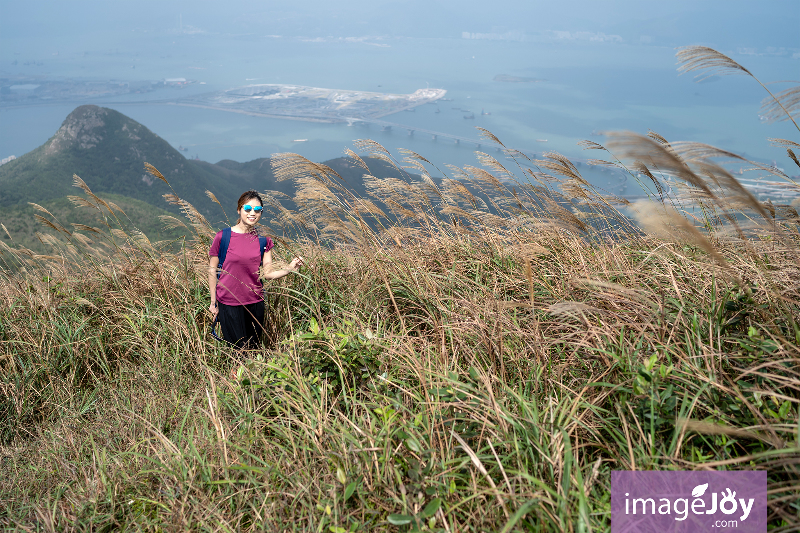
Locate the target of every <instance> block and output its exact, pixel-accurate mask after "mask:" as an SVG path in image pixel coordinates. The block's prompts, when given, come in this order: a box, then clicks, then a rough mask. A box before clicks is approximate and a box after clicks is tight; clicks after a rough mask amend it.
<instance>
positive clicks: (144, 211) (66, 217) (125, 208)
mask: <svg viewBox="0 0 800 533" xmlns="http://www.w3.org/2000/svg"><path fill="white" fill-rule="evenodd" d="M75 192H77V190H76V191H75ZM98 196H99V197H100V198H102V199H103V200H105V201H107V202H113V204H114V205H116V206H117V207H119V208H120V210H119V211H116V210H115V214H116V215H117V218H118V219H119V222H121V223H122V229H124V230H125V231H132V230H133V229H138V230H139V231H141V232H143V233H144V234H145V235H147V237H148V238H149V239H150V240H152V241H164V240H168V241H172V240H175V239H178V238H180V237H181V236H184V235H187V231H181V230H179V229H176V228H172V229H165V228H164V223H163V221H162V220H161V218H159V217H162V216H165V215H172V214H173V213H170V212H168V211H167V210H165V209H159V208H157V207H154V206H152V205H150V204H148V203H145V202H142V201H141V200H135V199H132V198H126V197H124V196H120V195H117V194H108V193H106V194H102V193H101V194H100V195H98ZM39 205H41V206H42V207H44V208H45V209H46V210H47V211H49V212H50V213H51V214H52V215H53V218H51V217H50V216H48V215H47V214H46V213H45V212H43V211H40V210H38V209H36V208H35V207H33V206H31V205H29V204H25V205H15V206H11V207H0V222H1V223H2V224H3V225H4V226H5V228H6V230H7V233H6V231H2V230H0V239H1V240H3V241H4V242H5V243H6V244H13V245H15V246H18V247H23V248H28V249H30V250H32V251H34V252H36V253H39V254H47V253H48V245H47V244H45V243H42V242H41V240H40V239H39V237H37V234H47V235H56V234H57V233H58V232H57V230H55V229H53V228H52V227H50V226H48V225H46V224H43V223H41V222H40V220H39V219H37V218H36V215H39V216H44V217H45V218H47V219H48V220H51V221H53V222H55V223H57V224H60V225H61V226H62V227H64V228H65V229H66V230H67V231H70V232H73V231H75V224H83V225H85V226H90V227H94V228H97V229H99V230H100V231H101V232H102V233H107V232H108V227H107V226H106V222H110V223H111V224H112V227H117V225H118V224H117V219H115V218H114V217H113V216H112V215H111V213H109V212H108V211H107V210H105V211H99V210H97V209H92V208H88V207H77V206H75V205H74V204H73V203H72V202H71V201H70V200H69V199H67V198H58V199H55V200H46V201H43V202H42V203H41V204H39ZM164 205H165V206H166V205H167V204H166V203H165V204H164ZM89 233H91V232H89Z"/></svg>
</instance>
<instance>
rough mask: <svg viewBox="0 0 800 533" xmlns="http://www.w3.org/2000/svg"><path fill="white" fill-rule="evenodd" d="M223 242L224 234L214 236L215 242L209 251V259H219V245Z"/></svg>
mask: <svg viewBox="0 0 800 533" xmlns="http://www.w3.org/2000/svg"><path fill="white" fill-rule="evenodd" d="M221 240H222V232H221V231H218V232H217V234H216V235H214V241H213V242H212V243H211V248H209V250H208V257H219V243H220V241H221Z"/></svg>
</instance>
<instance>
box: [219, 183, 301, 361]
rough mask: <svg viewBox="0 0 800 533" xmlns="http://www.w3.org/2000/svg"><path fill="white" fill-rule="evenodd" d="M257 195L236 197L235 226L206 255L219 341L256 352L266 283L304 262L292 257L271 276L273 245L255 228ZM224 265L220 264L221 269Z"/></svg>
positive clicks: (258, 213) (222, 233) (258, 209)
mask: <svg viewBox="0 0 800 533" xmlns="http://www.w3.org/2000/svg"><path fill="white" fill-rule="evenodd" d="M263 205H264V204H263V202H262V201H261V195H259V194H258V193H257V192H256V191H252V190H251V191H247V192H245V193H244V194H242V196H240V197H239V203H238V206H237V208H236V211H237V213H238V214H239V220H238V221H237V223H236V225H235V226H233V227H231V228H226V229H224V230H222V231H220V232H218V233H217V235H216V236H215V237H214V241H213V242H212V243H211V248H210V249H209V251H208V255H209V258H210V259H209V268H208V285H209V287H210V289H211V305H210V306H209V310H210V311H211V314H212V315H214V319H215V320H216V319H219V322H220V323H221V324H222V337H223V338H224V339H225V340H226V341H227V342H229V343H231V344H233V345H234V346H236V347H237V348H248V349H252V348H257V347H258V346H259V344H260V339H261V332H262V331H263V329H264V326H263V323H264V294H263V285H262V284H261V279H259V273H260V267H261V265H264V267H265V268H264V272H265V273H264V276H263V277H264V278H266V279H278V278H282V277H283V276H285V275H287V274H289V273H290V272H296V271H297V269H298V268H299V267H300V265H302V264H303V259H302V258H300V257H295V258H294V259H292V262H291V263H289V266H288V267H287V268H283V269H279V270H274V271H273V270H272V269H271V266H272V248H273V246H274V245H273V243H272V240H271V239H270V238H269V237H259V235H258V233H256V229H255V226H256V224H257V223H258V221H259V220H261V211H262V209H263ZM220 263H222V264H220Z"/></svg>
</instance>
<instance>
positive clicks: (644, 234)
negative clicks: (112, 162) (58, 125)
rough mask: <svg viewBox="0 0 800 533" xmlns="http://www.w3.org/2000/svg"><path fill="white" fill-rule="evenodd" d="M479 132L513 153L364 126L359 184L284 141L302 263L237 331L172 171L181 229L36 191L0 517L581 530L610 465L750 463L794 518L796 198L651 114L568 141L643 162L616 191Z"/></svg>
mask: <svg viewBox="0 0 800 533" xmlns="http://www.w3.org/2000/svg"><path fill="white" fill-rule="evenodd" d="M692 57H697V56H692ZM714 57H716V56H714ZM717 59H719V58H717ZM687 64H688V63H687ZM728 66H729V65H728ZM748 72H749V71H748ZM776 99H780V96H779V95H778V97H777V98H776ZM789 108H790V109H791V106H790V107H789ZM483 134H484V135H485V136H486V138H487V139H489V140H491V141H492V142H494V143H496V144H497V146H498V147H499V148H500V149H501V150H503V157H502V158H501V159H496V158H493V157H491V156H489V155H487V154H483V153H479V154H477V155H478V166H468V167H465V168H456V167H447V168H445V169H441V168H436V167H434V166H433V164H432V163H431V162H430V161H428V160H427V159H425V158H424V157H423V156H421V155H419V154H415V153H413V152H406V153H404V154H403V157H402V158H401V159H400V160H396V159H395V158H394V156H393V155H392V154H390V153H389V152H388V151H387V150H385V149H384V148H383V147H382V146H380V145H379V144H377V143H375V142H374V141H360V142H358V143H357V148H358V149H359V150H360V152H361V155H359V154H357V153H355V152H350V153H349V154H348V155H349V156H350V157H351V159H352V161H353V164H354V165H358V166H360V167H361V168H363V169H364V173H365V175H366V177H365V181H366V184H367V186H368V190H369V193H370V195H369V196H368V197H359V196H357V195H355V194H353V193H352V192H351V191H352V189H351V188H350V187H348V186H347V184H346V183H344V182H343V180H342V178H341V176H339V175H338V174H336V173H335V172H334V171H333V170H332V169H330V168H328V167H326V166H324V165H320V164H317V163H313V162H310V161H307V160H305V159H303V158H302V157H300V156H298V155H295V154H282V155H279V156H277V157H276V158H275V159H274V165H275V171H276V175H278V176H279V178H280V179H293V180H295V183H296V185H297V194H296V196H295V197H294V198H292V199H291V200H292V205H293V207H291V208H289V207H287V206H288V205H290V204H288V203H287V202H286V201H285V200H286V199H285V198H282V197H280V195H279V194H277V193H274V194H269V195H268V196H267V198H268V199H267V200H266V203H267V204H268V207H269V209H271V213H272V219H271V220H270V221H269V222H270V224H269V226H268V228H264V229H265V230H266V231H270V232H272V234H273V236H275V239H276V241H278V242H279V243H280V244H279V250H280V251H281V252H282V253H284V254H285V255H286V256H287V257H288V256H289V255H293V254H296V253H301V254H302V255H304V257H306V260H307V264H308V267H307V268H306V269H305V270H304V271H303V272H302V273H301V274H300V275H297V276H294V277H291V278H283V279H282V280H279V281H276V282H271V283H270V284H269V285H268V286H267V290H266V299H267V303H268V319H267V321H266V325H265V332H266V340H267V342H266V345H265V348H264V349H263V350H258V351H252V352H248V353H243V354H240V353H235V352H232V351H231V350H229V349H227V348H225V347H224V346H221V345H219V344H217V343H216V342H214V340H213V338H212V337H211V335H210V332H209V326H210V321H209V317H208V316H206V311H205V310H206V309H207V301H206V300H207V298H208V294H207V287H206V282H205V279H206V277H207V276H206V265H207V249H208V245H209V243H210V238H211V236H213V233H214V229H212V227H211V225H210V224H209V223H208V221H207V220H206V219H204V218H203V217H202V216H201V215H200V214H199V213H197V211H196V210H194V208H193V207H192V206H191V205H189V204H188V203H186V202H184V201H182V200H181V199H180V198H179V195H178V194H177V193H175V194H171V195H168V197H167V200H168V201H170V202H172V203H174V204H176V205H179V206H180V207H181V208H182V210H183V212H184V214H185V215H186V216H185V219H184V220H179V219H178V218H169V219H168V220H165V223H166V224H171V225H184V226H186V227H187V228H190V229H192V230H193V235H194V237H193V239H192V240H187V241H186V242H183V243H182V246H181V247H180V251H179V252H178V253H175V252H174V248H173V246H174V243H173V244H169V245H168V244H165V243H153V242H150V241H149V240H148V239H147V237H146V236H144V235H142V234H138V233H135V232H133V233H125V232H122V231H120V230H119V227H120V224H117V223H116V221H117V220H118V219H119V217H122V216H124V214H123V213H121V212H120V211H119V209H118V208H115V206H113V205H108V204H107V203H104V202H103V201H102V200H100V199H99V198H97V197H96V196H94V195H93V194H92V193H91V191H90V190H89V189H88V187H86V186H85V184H83V183H82V182H81V181H79V180H78V179H76V184H77V185H78V186H80V188H81V189H82V190H83V193H84V194H83V196H80V197H76V198H75V200H74V201H75V203H76V205H80V206H82V207H81V208H88V209H97V210H98V212H100V213H102V214H103V215H104V220H106V221H107V226H106V227H103V228H88V227H73V228H65V227H63V226H62V225H61V224H60V223H59V222H58V220H56V219H55V217H53V216H52V215H51V214H49V213H46V212H43V211H41V210H40V212H43V213H44V215H39V216H41V221H42V222H43V223H45V225H47V226H48V227H49V228H50V229H51V230H52V232H51V233H48V234H44V233H43V234H42V236H41V238H42V239H43V240H45V241H46V242H47V243H49V244H50V245H51V250H52V253H51V254H49V255H47V256H37V255H35V254H33V253H31V252H29V251H26V250H20V249H17V248H14V247H13V246H4V245H3V244H2V241H0V246H4V248H3V253H2V256H1V257H2V258H3V260H4V261H6V264H7V265H8V268H7V269H6V270H5V271H4V272H3V274H2V282H1V283H0V298H2V302H3V304H2V306H0V313H1V314H0V341H2V344H0V349H1V350H2V352H0V365H2V371H1V374H0V444H1V445H2V448H0V454H2V457H1V458H0V469H1V470H2V474H3V475H2V476H0V495H2V496H1V497H0V501H2V502H3V506H2V507H0V524H2V525H3V526H4V527H7V528H9V529H15V528H16V529H27V530H44V531H50V530H52V531H55V530H58V531H69V530H83V529H104V530H111V529H129V530H133V529H136V530H139V529H144V530H214V531H216V530H224V531H228V530H230V531H240V530H242V531H251V530H269V531H296V530H297V531H301V530H302V531H312V530H313V531H331V532H334V533H338V532H342V531H354V530H358V529H360V530H399V531H405V530H415V529H416V530H431V531H447V532H455V531H487V530H491V531H506V532H507V531H517V530H531V531H594V530H606V529H608V527H609V509H610V499H609V472H610V471H611V470H613V469H635V470H640V469H750V468H761V469H767V470H768V473H769V474H768V475H769V483H770V484H769V489H770V494H769V498H770V503H769V509H770V511H769V512H770V514H769V520H770V524H771V527H772V528H773V530H774V531H791V530H796V527H797V524H798V523H800V507H798V501H800V493H799V491H800V485H799V484H798V481H800V475H798V474H799V472H798V469H800V420H799V419H798V403H800V375H799V374H800V353H798V348H797V346H798V344H800V327H799V326H798V301H800V300H799V299H798V287H800V283H799V281H800V269H799V268H798V267H799V266H800V265H799V264H798V260H800V253H799V251H800V248H798V244H799V242H798V226H797V223H798V220H797V219H798V217H797V212H796V211H795V210H794V208H793V207H791V206H782V205H774V204H772V203H769V202H767V203H764V202H761V201H760V200H759V199H757V198H756V197H755V196H753V195H752V194H750V193H748V191H747V189H745V188H744V187H742V186H741V184H740V183H739V182H738V181H737V180H736V178H735V177H734V176H733V175H732V174H731V173H730V172H729V171H728V170H726V167H725V165H724V163H723V162H721V159H724V158H739V156H737V155H736V154H731V153H729V152H725V151H722V150H718V149H716V148H713V147H709V146H706V145H700V144H696V143H694V144H693V143H673V142H669V141H667V140H666V139H664V138H663V137H661V136H659V135H658V134H655V133H652V132H651V134H650V135H649V136H640V135H636V134H632V133H620V134H616V135H613V136H612V137H611V139H610V142H609V143H608V147H607V148H606V147H604V146H602V145H599V144H597V143H591V142H586V143H585V144H584V146H585V147H586V148H590V149H595V150H598V151H600V152H602V153H605V154H606V155H605V156H604V159H598V160H597V163H598V164H603V165H609V166H616V167H619V168H621V169H623V170H625V171H629V172H630V176H631V179H639V180H643V181H642V183H643V186H644V187H646V188H647V190H649V191H650V192H651V201H649V202H646V203H634V204H630V203H628V202H627V201H626V200H625V199H623V198H616V197H613V196H612V195H609V194H607V193H605V192H603V191H601V190H598V189H597V188H595V187H593V186H592V185H591V184H590V183H589V182H588V181H587V180H586V179H584V178H583V177H582V176H581V173H580V171H579V169H578V167H577V166H576V165H574V164H572V162H570V161H569V159H567V158H566V157H564V156H562V155H560V154H556V153H550V154H545V156H544V158H543V159H541V160H531V159H529V158H527V157H526V156H525V155H524V154H522V153H520V152H517V151H514V150H512V149H508V148H507V147H505V146H504V145H503V144H502V143H501V142H500V140H499V139H497V138H496V137H494V136H493V135H492V134H491V133H489V132H485V131H484V132H483ZM781 142H784V143H786V142H790V141H788V140H785V141H781ZM367 156H369V157H367ZM370 157H373V158H374V157H377V158H379V159H381V160H383V161H386V162H389V163H391V164H393V165H395V166H396V167H397V168H398V169H400V170H402V171H403V172H404V173H405V176H406V179H386V178H381V177H380V176H373V175H372V174H371V172H370V169H369V161H371V160H370V159H369V158H370ZM739 159H741V158H739ZM753 165H756V164H755V163H753ZM148 170H149V171H150V172H151V173H152V174H153V175H154V176H156V177H158V178H160V179H163V176H161V175H160V174H159V173H158V171H157V170H156V169H155V168H152V167H150V168H149V169H148ZM761 170H762V171H763V172H769V173H772V174H778V175H780V173H781V171H779V170H778V169H774V168H772V167H764V166H761ZM439 175H444V179H442V180H438V179H434V176H439ZM667 175H668V176H673V177H676V179H678V180H679V185H674V184H673V186H672V187H668V186H667V184H666V182H665V180H664V177H665V176H667ZM784 176H785V175H784ZM785 177H786V178H787V179H789V178H788V176H785ZM165 181H166V180H165ZM209 195H211V193H209ZM265 219H266V215H265ZM53 232H54V233H53ZM286 235H289V236H291V237H292V238H291V239H289V238H284V237H283V236H286ZM242 362H243V364H240V363H242ZM234 374H235V377H234Z"/></svg>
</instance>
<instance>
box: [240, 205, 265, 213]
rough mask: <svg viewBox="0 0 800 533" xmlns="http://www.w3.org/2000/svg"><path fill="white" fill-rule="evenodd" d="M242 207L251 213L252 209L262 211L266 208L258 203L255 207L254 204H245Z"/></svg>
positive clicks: (257, 211)
mask: <svg viewBox="0 0 800 533" xmlns="http://www.w3.org/2000/svg"><path fill="white" fill-rule="evenodd" d="M242 209H244V212H245V213H249V212H250V211H255V212H256V213H260V212H261V210H262V209H264V208H263V207H261V206H260V205H257V206H255V207H253V206H252V205H243V206H242Z"/></svg>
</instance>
